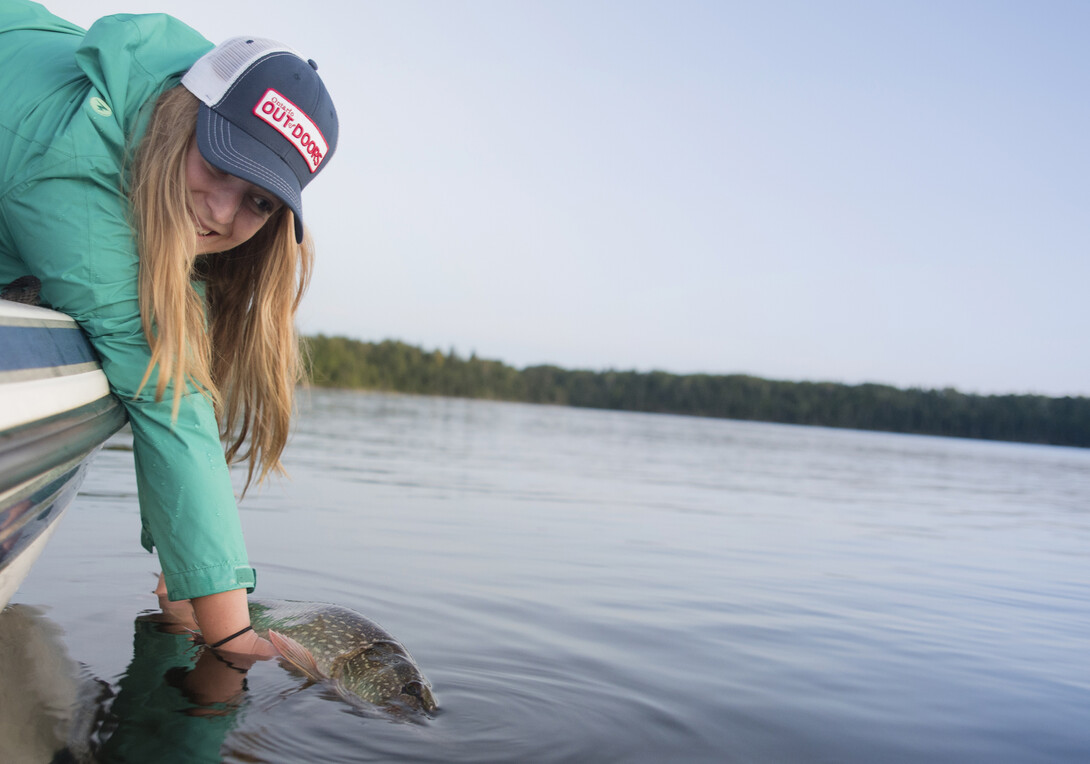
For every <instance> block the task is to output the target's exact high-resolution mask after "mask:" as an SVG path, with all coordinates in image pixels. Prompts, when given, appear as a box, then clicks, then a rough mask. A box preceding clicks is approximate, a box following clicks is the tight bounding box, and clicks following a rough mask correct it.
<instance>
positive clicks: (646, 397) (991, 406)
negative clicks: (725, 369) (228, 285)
mask: <svg viewBox="0 0 1090 764" xmlns="http://www.w3.org/2000/svg"><path fill="white" fill-rule="evenodd" d="M306 345H307V348H308V352H309V355H310V368H311V376H312V382H313V383H314V384H315V385H319V386H324V387H342V388H360V389H368V390H386V391H395V392H403V393H419V394H426V395H447V396H457V397H463V398H488V399H492V400H504V401H522V402H526V403H553V404H560V405H566V406H583V407H588V408H602V409H616V410H622V411H644V412H655V413H669V414H686V415H691V416H704V417H723V418H728V419H748V420H756V421H762V422H781V423H785V424H807V425H822V426H825V427H847V428H854V429H861V430H882V431H886V432H903V433H914V434H926V435H945V436H951V437H963V438H984V439H989V440H1010V441H1021V442H1026V443H1048V444H1052V445H1062V446H1081V447H1090V398H1083V397H1079V398H1049V397H1046V396H1040V395H987V396H985V395H969V394H964V393H960V392H958V391H957V390H953V389H945V390H921V389H915V388H913V389H909V390H902V389H898V388H895V387H889V386H886V385H877V384H862V385H844V384H836V383H831V382H782V381H774V380H768V379H761V378H759V377H751V376H746V375H740V374H729V375H712V374H688V375H677V374H669V373H666V372H661V371H653V372H649V373H642V372H635V371H582V370H567V369H561V368H558V367H555V366H530V367H527V368H525V369H522V370H518V369H515V368H512V367H510V366H507V365H506V364H503V363H501V362H500V361H489V360H483V359H480V358H477V356H476V354H473V355H471V356H470V357H469V358H468V359H466V358H461V357H459V356H458V355H457V354H456V353H455V352H454V351H453V350H452V351H450V352H448V353H445V354H444V353H442V352H440V351H438V350H435V351H431V352H428V351H425V350H422V349H421V348H418V347H415V346H412V345H406V344H404V343H402V342H395V341H390V340H387V341H385V342H379V343H370V342H360V341H357V340H351V339H347V338H344V337H326V336H324V335H317V336H314V337H308V338H306Z"/></svg>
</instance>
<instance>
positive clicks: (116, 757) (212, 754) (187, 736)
mask: <svg viewBox="0 0 1090 764" xmlns="http://www.w3.org/2000/svg"><path fill="white" fill-rule="evenodd" d="M179 632H181V633H179ZM0 677H3V681H2V682H0V751H2V752H3V757H2V759H3V761H4V762H5V764H22V762H27V763H28V764H30V763H32V762H56V763H58V764H59V763H60V762H141V763H143V762H151V761H154V762H162V763H164V764H170V763H171V762H178V764H201V763H202V762H219V761H220V749H221V748H222V746H223V742H224V739H225V738H226V737H227V734H228V733H229V732H230V731H231V728H232V727H233V726H234V724H235V719H236V715H237V711H238V706H239V702H240V700H241V698H242V696H243V693H244V692H245V689H246V680H245V672H243V671H242V670H240V669H238V668H236V667H234V666H232V665H231V664H229V663H228V662H226V661H225V660H224V659H223V658H221V657H219V656H218V655H216V653H215V652H213V651H212V650H209V649H206V648H204V647H203V646H201V645H199V644H197V643H196V642H194V640H193V639H192V637H191V636H190V635H189V633H188V632H185V631H184V630H180V629H178V628H176V627H173V626H171V625H170V624H167V623H164V622H162V620H161V615H159V614H157V615H144V616H140V617H138V618H137V619H136V623H135V637H134V639H133V658H132V663H130V664H129V667H128V670H127V671H126V672H125V674H124V675H123V676H122V677H121V679H120V681H119V682H118V685H117V688H116V694H115V692H114V691H113V690H112V689H111V688H110V687H109V685H107V684H106V683H105V682H102V681H101V680H96V679H93V678H91V677H88V676H87V675H86V672H84V671H83V670H81V668H80V666H79V664H77V663H76V662H75V661H73V660H72V659H71V658H70V657H69V655H68V653H67V651H66V650H65V647H64V643H63V642H62V641H61V630H60V629H59V628H58V627H57V626H56V625H55V624H53V623H52V622H51V621H50V620H49V619H48V618H46V617H45V616H44V615H42V613H41V612H40V611H38V610H36V609H35V608H31V607H28V606H25V605H12V606H10V607H8V608H6V609H5V610H4V611H3V613H2V614H0Z"/></svg>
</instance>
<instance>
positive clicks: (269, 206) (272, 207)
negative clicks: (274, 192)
mask: <svg viewBox="0 0 1090 764" xmlns="http://www.w3.org/2000/svg"><path fill="white" fill-rule="evenodd" d="M253 200H254V209H256V210H257V211H258V212H260V213H261V214H262V215H271V214H273V212H274V211H276V204H275V203H274V202H272V201H271V200H269V199H266V198H265V197H263V196H255V197H253Z"/></svg>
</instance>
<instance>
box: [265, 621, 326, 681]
mask: <svg viewBox="0 0 1090 764" xmlns="http://www.w3.org/2000/svg"><path fill="white" fill-rule="evenodd" d="M269 641H270V642H272V645H273V647H275V648H276V649H277V650H279V651H280V654H281V655H282V656H284V660H286V661H287V662H288V663H290V664H291V665H292V666H295V668H297V669H299V670H300V671H302V672H303V674H305V675H306V677H307V678H308V679H310V680H312V681H315V682H320V681H322V680H323V679H327V678H328V677H326V675H325V674H323V673H322V670H321V669H320V668H318V663H317V661H315V660H314V655H313V653H311V652H310V650H308V649H306V648H305V647H303V646H302V645H301V644H299V643H298V642H296V641H295V640H294V639H292V638H291V637H289V636H286V635H284V634H277V633H276V632H275V631H273V630H272V629H269Z"/></svg>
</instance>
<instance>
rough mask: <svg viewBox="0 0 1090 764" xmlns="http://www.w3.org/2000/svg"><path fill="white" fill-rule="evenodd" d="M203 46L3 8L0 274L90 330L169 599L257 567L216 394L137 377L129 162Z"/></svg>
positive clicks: (204, 590)
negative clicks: (33, 288)
mask: <svg viewBox="0 0 1090 764" xmlns="http://www.w3.org/2000/svg"><path fill="white" fill-rule="evenodd" d="M211 48H212V44H211V43H210V42H208V41H207V40H206V39H204V38H203V37H202V36H201V35H199V34H198V33H197V32H195V31H194V30H193V29H191V28H189V27H188V26H186V25H185V24H183V23H181V22H180V21H178V20H177V19H174V18H171V17H170V16H166V15H162V14H152V15H142V16H133V15H118V16H109V17H106V18H103V19H100V20H99V21H97V22H96V23H95V24H94V25H92V26H91V28H90V29H89V30H88V31H87V32H84V31H83V30H82V29H80V28H79V27H77V26H75V25H73V24H70V23H68V22H67V21H64V20H62V19H59V18H57V17H56V16H53V15H52V14H50V13H49V12H48V11H46V10H45V8H43V7H42V6H40V5H38V4H37V3H31V2H26V0H3V2H2V4H0V284H6V283H8V282H9V281H11V280H13V279H15V278H17V277H19V276H23V275H27V274H32V275H34V276H37V277H38V278H39V279H41V282H42V299H43V301H44V302H46V303H48V304H49V305H51V306H52V307H54V308H55V309H57V310H60V311H62V312H64V313H67V314H69V315H70V316H72V317H73V318H74V319H75V320H76V321H77V322H79V325H80V326H81V327H82V328H83V330H84V332H85V333H86V334H87V336H88V337H89V338H90V340H91V343H92V344H93V345H94V347H95V350H96V351H97V352H98V355H99V357H100V359H101V361H102V368H103V371H105V373H106V377H107V378H108V379H109V382H110V387H111V389H112V390H113V392H114V394H115V395H117V397H118V398H119V399H120V400H121V402H122V403H123V404H124V405H125V408H126V410H127V412H128V415H129V422H130V423H131V425H132V432H133V452H134V456H135V462H136V477H137V488H138V492H139V497H140V517H141V523H142V534H141V543H142V544H143V545H144V547H145V548H146V549H147V550H148V551H151V550H152V549H153V548H155V549H157V550H158V553H159V562H160V565H161V566H162V569H163V573H164V574H165V576H166V584H167V589H168V591H169V592H170V598H171V599H173V600H178V599H186V598H189V597H199V596H203V595H207V594H214V593H217V592H223V591H229V590H232V589H241V588H244V587H245V588H247V589H250V590H252V588H253V586H254V582H255V574H254V571H253V569H252V568H251V567H250V566H249V563H248V561H247V556H246V548H245V545H244V543H243V539H242V527H241V524H240V522H239V517H238V508H237V505H236V503H235V495H234V490H233V488H232V485H231V480H230V476H229V473H228V468H227V464H226V460H225V457H224V452H223V447H222V445H221V443H220V439H219V428H218V426H217V423H216V418H215V414H214V412H213V409H212V405H211V403H210V402H209V401H208V399H207V398H205V397H204V396H203V395H201V394H200V393H199V392H197V391H194V390H189V391H187V394H186V395H184V396H183V398H182V402H181V409H180V411H179V412H178V418H177V421H175V422H172V421H171V408H172V405H173V400H172V398H173V394H172V392H171V390H170V389H169V388H168V391H167V394H166V395H165V396H164V399H163V400H161V401H156V400H154V397H155V391H154V388H155V384H154V376H153V377H152V381H151V382H150V383H149V384H148V385H147V386H146V387H145V389H144V390H143V391H141V392H140V394H139V395H138V394H137V389H138V388H139V386H140V381H141V379H143V376H144V372H145V370H146V369H147V367H148V361H149V359H150V350H149V348H148V343H147V340H146V338H145V337H144V332H143V329H142V328H141V323H140V308H139V304H138V302H137V259H138V258H137V252H136V244H135V236H134V233H133V231H132V228H131V226H130V225H129V222H128V219H127V213H128V201H127V198H126V197H125V195H124V193H123V191H122V189H123V188H124V187H125V186H126V178H125V166H126V158H127V157H128V156H131V154H130V153H129V152H131V150H132V147H133V146H135V145H136V144H137V143H138V142H139V140H140V138H141V136H142V135H143V131H144V129H145V128H146V126H147V123H148V119H149V117H150V115H151V111H152V108H153V107H154V104H155V100H156V98H157V97H158V96H159V95H160V94H161V93H162V92H163V91H165V90H166V89H168V88H170V87H173V86H174V85H177V84H178V83H179V82H180V80H181V76H182V74H184V73H185V71H186V70H187V69H188V68H189V67H190V66H191V65H192V64H193V62H194V61H196V60H197V58H199V57H200V56H201V55H203V54H204V53H206V52H207V51H209V50H210V49H211Z"/></svg>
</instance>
